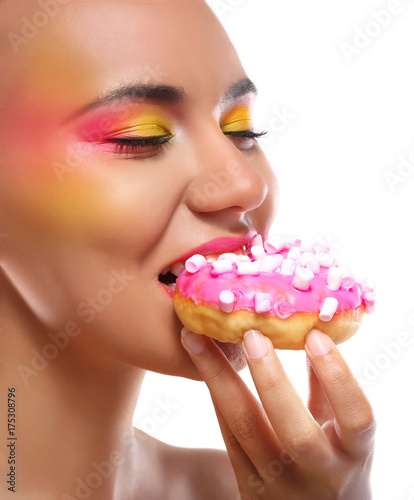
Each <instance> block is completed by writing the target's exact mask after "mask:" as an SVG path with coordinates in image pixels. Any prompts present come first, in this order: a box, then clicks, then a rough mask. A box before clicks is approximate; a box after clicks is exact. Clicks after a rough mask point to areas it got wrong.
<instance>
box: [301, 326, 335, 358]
mask: <svg viewBox="0 0 414 500" xmlns="http://www.w3.org/2000/svg"><path fill="white" fill-rule="evenodd" d="M306 347H307V348H308V349H309V352H310V353H311V354H312V355H313V356H325V354H328V352H329V351H330V350H331V347H332V344H331V339H330V338H329V337H328V336H327V335H325V334H324V333H322V332H320V331H319V330H311V331H310V332H309V333H308V335H307V337H306Z"/></svg>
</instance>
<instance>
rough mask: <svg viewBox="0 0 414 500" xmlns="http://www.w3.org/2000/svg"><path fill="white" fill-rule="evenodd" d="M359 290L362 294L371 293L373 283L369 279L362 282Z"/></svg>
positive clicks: (373, 286) (373, 287)
mask: <svg viewBox="0 0 414 500" xmlns="http://www.w3.org/2000/svg"><path fill="white" fill-rule="evenodd" d="M361 288H362V291H363V292H373V291H374V290H375V283H374V282H373V281H372V279H370V278H365V279H363V280H362V283H361Z"/></svg>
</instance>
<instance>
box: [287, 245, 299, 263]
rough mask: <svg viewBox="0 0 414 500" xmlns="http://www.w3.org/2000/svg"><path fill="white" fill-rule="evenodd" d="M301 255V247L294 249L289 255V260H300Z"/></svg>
mask: <svg viewBox="0 0 414 500" xmlns="http://www.w3.org/2000/svg"><path fill="white" fill-rule="evenodd" d="M300 254H301V251H300V248H299V247H292V248H291V249H290V250H289V252H288V254H287V258H288V259H292V260H298V259H299V257H300Z"/></svg>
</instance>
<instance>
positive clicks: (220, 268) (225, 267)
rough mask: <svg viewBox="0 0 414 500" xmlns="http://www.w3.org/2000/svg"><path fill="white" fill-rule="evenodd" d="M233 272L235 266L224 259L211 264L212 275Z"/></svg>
mask: <svg viewBox="0 0 414 500" xmlns="http://www.w3.org/2000/svg"><path fill="white" fill-rule="evenodd" d="M232 271H233V265H232V263H231V262H230V261H229V260H226V259H222V260H216V261H215V262H212V263H211V271H210V273H211V275H212V276H218V275H220V274H224V273H231V272H232Z"/></svg>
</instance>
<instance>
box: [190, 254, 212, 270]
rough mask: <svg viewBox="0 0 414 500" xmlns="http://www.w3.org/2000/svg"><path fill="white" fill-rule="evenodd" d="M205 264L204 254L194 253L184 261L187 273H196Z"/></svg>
mask: <svg viewBox="0 0 414 500" xmlns="http://www.w3.org/2000/svg"><path fill="white" fill-rule="evenodd" d="M206 264H207V261H206V258H205V257H204V255H200V254H198V253H196V254H195V255H193V256H192V257H190V258H189V259H187V261H186V263H185V268H186V269H187V271H188V272H189V273H196V272H197V271H199V270H200V269H201V268H202V267H204V266H205V265H206Z"/></svg>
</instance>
